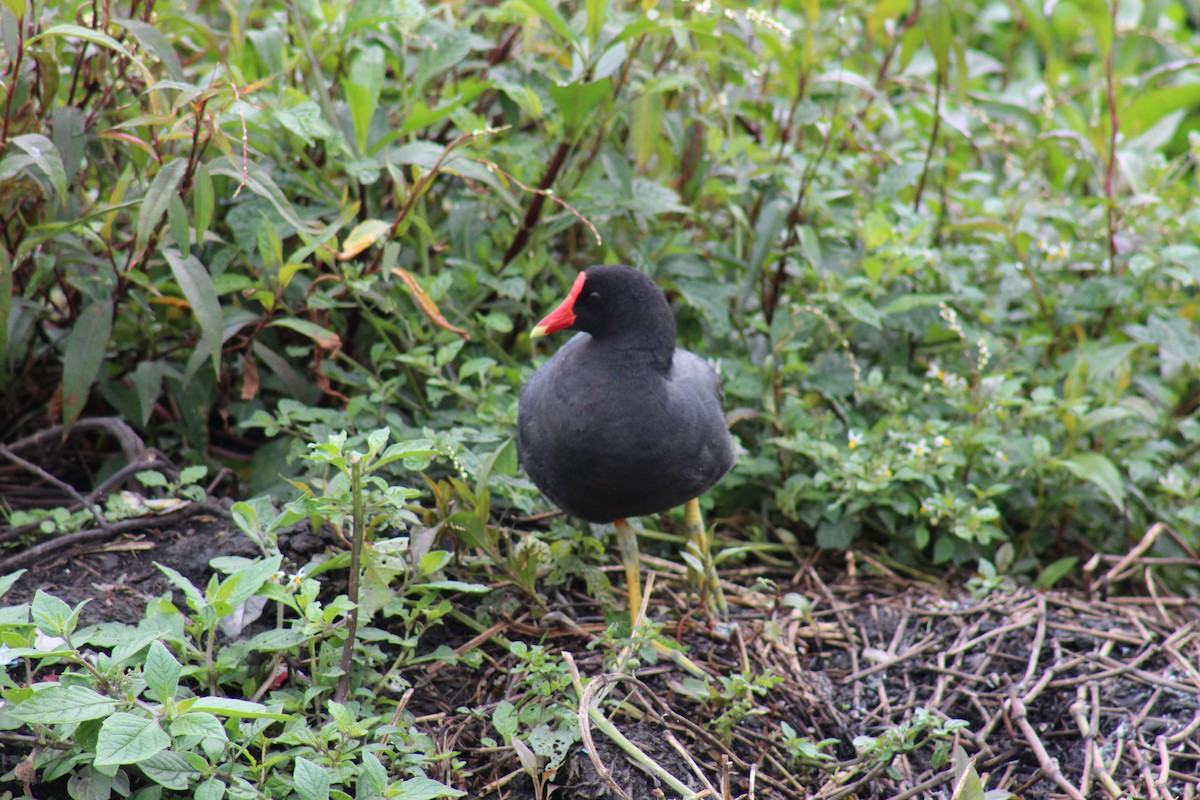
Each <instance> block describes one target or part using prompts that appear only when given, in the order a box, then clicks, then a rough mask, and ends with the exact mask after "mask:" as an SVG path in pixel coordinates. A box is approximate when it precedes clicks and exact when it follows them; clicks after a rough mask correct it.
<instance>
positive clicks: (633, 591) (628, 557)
mask: <svg viewBox="0 0 1200 800" xmlns="http://www.w3.org/2000/svg"><path fill="white" fill-rule="evenodd" d="M615 524H616V528H617V546H618V547H620V548H621V561H622V562H624V564H625V589H626V591H627V592H628V593H629V624H630V625H636V624H637V616H638V613H639V612H640V611H641V610H642V573H641V569H642V559H641V556H640V555H638V543H637V534H636V533H634V532H633V527H632V526H631V525H630V524H629V523H628V522H626V521H625V520H623V519H619V520H617V521H616V523H615Z"/></svg>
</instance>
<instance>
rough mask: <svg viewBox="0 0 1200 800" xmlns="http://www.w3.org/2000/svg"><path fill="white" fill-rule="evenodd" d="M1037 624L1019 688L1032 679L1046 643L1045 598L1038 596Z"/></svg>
mask: <svg viewBox="0 0 1200 800" xmlns="http://www.w3.org/2000/svg"><path fill="white" fill-rule="evenodd" d="M1037 614H1038V624H1037V633H1035V634H1034V635H1033V643H1032V644H1031V645H1029V663H1028V664H1027V665H1026V667H1025V676H1024V677H1023V678H1021V680H1020V683H1019V684H1018V685H1019V686H1024V685H1025V684H1026V683H1029V681H1030V680H1032V679H1033V673H1034V672H1036V671H1037V665H1038V658H1039V657H1040V656H1041V653H1042V645H1043V644H1044V643H1045V641H1046V598H1045V597H1042V596H1039V597H1038V601H1037Z"/></svg>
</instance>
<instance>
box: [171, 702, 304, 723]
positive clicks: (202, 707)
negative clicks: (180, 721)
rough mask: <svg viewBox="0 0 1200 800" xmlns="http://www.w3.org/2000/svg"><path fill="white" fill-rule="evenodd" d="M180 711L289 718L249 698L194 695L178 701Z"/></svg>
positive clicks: (232, 715)
mask: <svg viewBox="0 0 1200 800" xmlns="http://www.w3.org/2000/svg"><path fill="white" fill-rule="evenodd" d="M179 709H180V711H184V712H197V711H206V712H208V713H210V714H216V715H217V716H219V717H234V718H235V719H278V720H284V721H286V720H290V719H292V715H291V714H280V713H279V712H278V711H271V710H270V709H268V708H267V707H266V706H264V705H263V704H262V703H251V702H250V701H249V700H235V699H233V698H230V697H196V698H192V699H189V700H184V701H181V702H180V703H179Z"/></svg>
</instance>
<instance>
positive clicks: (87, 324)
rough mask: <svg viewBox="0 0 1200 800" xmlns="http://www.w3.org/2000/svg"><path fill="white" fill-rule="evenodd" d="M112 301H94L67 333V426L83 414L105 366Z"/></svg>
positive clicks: (65, 414)
mask: <svg viewBox="0 0 1200 800" xmlns="http://www.w3.org/2000/svg"><path fill="white" fill-rule="evenodd" d="M112 324H113V304H112V300H101V301H99V302H96V303H92V304H91V305H90V306H88V307H87V308H85V309H84V310H83V313H82V314H80V315H79V319H78V320H76V321H75V327H74V328H72V329H71V333H70V334H69V335H68V336H67V351H66V353H65V354H64V355H63V382H62V387H63V427H65V428H67V429H70V427H71V426H72V425H74V424H75V420H77V419H79V415H80V414H81V413H83V407H84V406H85V405H87V401H88V396H89V395H90V394H91V392H92V384H94V383H95V382H96V377H97V376H98V375H99V374H100V368H101V367H102V366H103V365H104V357H105V355H106V354H107V353H108V340H109V336H111V335H112Z"/></svg>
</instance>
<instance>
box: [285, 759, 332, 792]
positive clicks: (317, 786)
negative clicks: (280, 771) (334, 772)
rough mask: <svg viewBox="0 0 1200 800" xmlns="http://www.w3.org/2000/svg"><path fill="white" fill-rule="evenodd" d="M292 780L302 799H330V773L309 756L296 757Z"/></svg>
mask: <svg viewBox="0 0 1200 800" xmlns="http://www.w3.org/2000/svg"><path fill="white" fill-rule="evenodd" d="M292 782H293V784H294V785H295V787H296V794H298V795H300V800H329V773H328V772H326V771H325V770H324V769H322V768H321V767H319V766H317V765H316V764H314V763H313V762H311V761H309V760H308V759H307V758H303V757H297V758H296V765H295V767H294V768H293V771H292Z"/></svg>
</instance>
